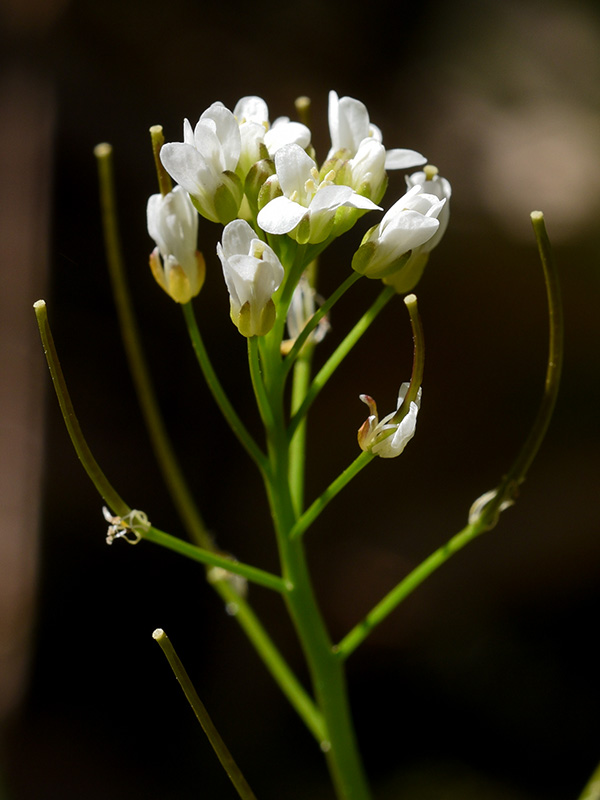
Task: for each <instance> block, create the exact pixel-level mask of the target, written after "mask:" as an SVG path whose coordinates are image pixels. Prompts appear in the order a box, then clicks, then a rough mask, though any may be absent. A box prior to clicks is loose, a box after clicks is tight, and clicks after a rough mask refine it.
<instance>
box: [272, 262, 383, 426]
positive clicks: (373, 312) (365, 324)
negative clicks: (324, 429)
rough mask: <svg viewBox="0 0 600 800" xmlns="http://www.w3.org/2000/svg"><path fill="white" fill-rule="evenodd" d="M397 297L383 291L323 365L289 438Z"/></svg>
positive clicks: (292, 424)
mask: <svg viewBox="0 0 600 800" xmlns="http://www.w3.org/2000/svg"><path fill="white" fill-rule="evenodd" d="M355 274H356V273H355ZM359 277H360V276H359ZM395 295H396V291H395V290H394V288H393V287H392V286H388V287H386V288H385V289H383V290H382V291H381V292H380V294H379V296H378V297H377V299H376V300H375V302H374V303H373V305H372V306H371V307H370V308H369V309H368V310H367V311H366V312H365V313H364V314H363V316H362V317H361V318H360V319H359V320H358V322H357V323H356V325H355V326H354V327H353V328H352V330H351V331H350V333H348V335H347V336H346V337H345V339H344V340H343V341H342V342H340V344H339V345H338V346H337V348H336V349H335V351H334V352H333V353H332V354H331V355H330V356H329V358H328V359H327V361H326V362H325V364H323V366H322V367H321V369H320V370H319V372H318V373H317V374H316V375H315V377H314V378H313V381H312V383H311V385H310V389H309V390H308V392H307V393H306V396H305V398H304V400H303V401H302V403H301V405H300V407H299V408H298V410H297V411H296V413H295V414H294V416H293V417H292V419H291V421H290V425H289V429H288V436H290V437H291V436H293V435H294V433H295V431H296V428H297V426H298V425H299V424H300V423H301V421H302V419H303V418H304V417H305V415H306V414H307V413H308V409H309V408H310V407H311V405H312V404H313V403H314V401H315V400H316V398H317V397H318V395H319V392H320V391H321V390H322V389H323V387H324V386H325V384H326V383H327V381H328V380H329V378H331V376H332V375H333V373H334V372H335V371H336V369H337V368H338V367H339V365H340V364H341V363H342V361H343V360H344V359H345V358H346V356H347V355H348V353H349V352H350V351H351V350H352V348H353V347H354V345H355V344H356V343H357V342H358V341H359V339H360V338H361V336H362V335H363V334H364V333H366V331H367V330H368V329H369V327H370V325H371V323H372V322H373V321H374V320H375V318H376V317H377V315H378V314H379V312H380V311H381V310H382V309H383V308H385V306H386V305H387V304H388V303H389V301H390V300H391V299H392V297H394V296H395ZM321 308H322V307H321ZM320 310H321V309H319V311H320ZM317 313H318V312H317ZM313 319H314V317H313ZM311 321H312V320H311ZM298 338H300V337H298ZM296 344H297V342H296ZM291 352H292V351H290V355H291ZM288 358H289V356H288Z"/></svg>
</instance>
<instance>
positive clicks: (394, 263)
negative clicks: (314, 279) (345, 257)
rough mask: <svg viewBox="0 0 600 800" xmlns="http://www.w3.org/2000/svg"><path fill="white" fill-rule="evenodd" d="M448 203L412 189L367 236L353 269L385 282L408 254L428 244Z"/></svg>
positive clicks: (353, 260)
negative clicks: (384, 278) (441, 212)
mask: <svg viewBox="0 0 600 800" xmlns="http://www.w3.org/2000/svg"><path fill="white" fill-rule="evenodd" d="M445 202H446V200H445V198H444V199H442V200H440V199H439V198H438V197H436V195H433V194H426V193H424V192H422V191H421V186H420V185H418V184H417V185H416V186H413V187H412V189H410V190H409V191H408V192H407V193H406V194H405V195H403V197H401V198H400V199H399V200H398V201H397V202H396V203H394V205H393V206H392V207H391V208H390V209H389V211H387V213H386V214H385V215H384V217H383V219H382V220H381V222H380V223H379V225H376V226H374V227H373V228H371V229H370V230H368V231H367V233H366V234H365V236H364V238H363V240H362V243H361V246H360V247H359V248H358V250H357V251H356V253H355V254H354V257H353V259H352V268H353V269H354V270H356V272H360V273H361V274H363V275H366V276H367V277H368V278H383V277H385V276H386V275H390V274H392V273H393V272H395V271H397V270H398V269H400V268H401V267H402V266H403V264H404V263H405V261H403V260H402V259H403V258H404V257H406V256H407V254H408V253H409V251H411V250H414V249H415V248H417V247H419V246H420V245H422V244H425V242H427V241H428V240H429V239H431V237H432V236H433V235H434V234H435V232H436V231H437V229H438V228H439V225H440V223H439V222H438V220H437V216H438V214H439V213H440V211H441V210H442V208H443V206H444V204H445Z"/></svg>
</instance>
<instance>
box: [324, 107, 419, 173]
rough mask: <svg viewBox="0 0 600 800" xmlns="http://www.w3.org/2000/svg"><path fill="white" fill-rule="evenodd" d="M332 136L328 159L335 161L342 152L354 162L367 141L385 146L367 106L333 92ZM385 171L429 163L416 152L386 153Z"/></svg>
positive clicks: (330, 115)
mask: <svg viewBox="0 0 600 800" xmlns="http://www.w3.org/2000/svg"><path fill="white" fill-rule="evenodd" d="M329 133H330V135H331V149H330V151H329V155H328V156H327V158H332V157H333V156H334V155H335V154H336V153H338V152H339V151H340V150H345V151H346V152H347V153H348V154H349V156H350V158H354V157H355V156H356V155H357V153H358V151H359V148H360V145H361V143H362V142H363V141H364V140H365V139H373V140H374V141H376V142H378V143H380V144H381V142H382V139H383V137H382V135H381V131H380V130H379V128H378V127H377V126H376V125H373V124H372V122H371V121H370V119H369V112H368V111H367V107H366V106H365V105H364V103H361V101H360V100H355V99H354V98H353V97H342V98H339V97H338V96H337V94H336V92H334V91H331V92H329ZM384 152H385V162H384V164H385V169H411V168H413V167H418V166H420V165H421V164H425V163H426V161H427V159H426V158H424V157H423V156H422V155H421V154H420V153H417V152H416V151H415V150H404V149H394V150H384Z"/></svg>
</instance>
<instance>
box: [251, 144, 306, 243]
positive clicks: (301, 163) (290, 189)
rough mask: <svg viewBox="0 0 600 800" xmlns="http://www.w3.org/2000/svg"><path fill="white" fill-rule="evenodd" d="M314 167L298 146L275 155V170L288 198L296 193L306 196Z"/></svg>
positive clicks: (288, 147) (284, 147) (280, 150)
mask: <svg viewBox="0 0 600 800" xmlns="http://www.w3.org/2000/svg"><path fill="white" fill-rule="evenodd" d="M314 167H316V164H315V162H314V161H313V160H312V158H311V157H310V156H309V155H308V154H307V153H305V152H304V150H303V149H302V148H301V147H300V146H299V145H297V144H286V145H284V146H283V147H280V148H279V150H278V151H277V152H276V153H275V170H276V172H277V177H278V178H279V185H280V186H281V189H282V191H283V193H284V195H285V196H286V197H289V196H290V195H292V194H293V193H294V192H297V193H298V195H299V196H300V197H302V198H303V197H304V196H305V194H306V190H305V188H304V184H305V183H306V181H307V180H309V179H310V178H311V177H312V176H311V170H312V169H313V168H314ZM261 228H262V225H261ZM263 230H264V228H263Z"/></svg>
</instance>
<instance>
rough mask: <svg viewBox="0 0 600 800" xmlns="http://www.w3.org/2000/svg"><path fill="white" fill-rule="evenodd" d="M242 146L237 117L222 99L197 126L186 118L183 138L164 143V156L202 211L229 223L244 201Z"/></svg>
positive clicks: (173, 174) (200, 211) (207, 215)
mask: <svg viewBox="0 0 600 800" xmlns="http://www.w3.org/2000/svg"><path fill="white" fill-rule="evenodd" d="M241 149H242V139H241V134H240V128H239V125H238V123H237V121H236V119H235V117H234V116H233V114H232V113H231V111H229V110H228V109H227V108H225V106H224V105H223V104H222V103H213V104H212V105H211V106H210V108H208V109H207V110H206V111H205V112H204V113H203V114H202V115H201V116H200V119H199V120H198V123H197V124H196V127H195V128H194V129H193V130H192V126H191V125H190V123H189V121H188V120H187V119H186V120H185V121H184V123H183V142H175V143H171V144H165V145H163V146H162V148H161V151H160V160H161V161H162V163H163V166H164V168H165V169H166V170H167V172H168V173H169V175H171V177H172V178H173V179H174V180H176V181H177V183H179V184H180V185H181V186H183V188H184V189H185V190H186V191H187V192H189V194H190V196H191V198H192V201H193V203H194V205H195V206H196V208H197V209H198V212H199V213H200V214H202V216H203V217H206V218H207V219H209V220H211V221H212V222H220V223H222V224H223V225H225V224H227V223H228V222H230V221H231V220H232V219H235V217H236V216H237V213H238V210H239V207H240V205H241V202H242V197H243V188H242V182H241V179H240V177H239V175H237V174H236V169H237V167H238V162H239V160H240V155H241Z"/></svg>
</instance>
